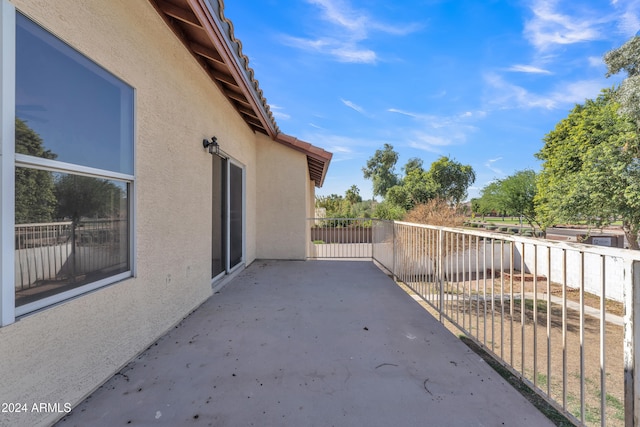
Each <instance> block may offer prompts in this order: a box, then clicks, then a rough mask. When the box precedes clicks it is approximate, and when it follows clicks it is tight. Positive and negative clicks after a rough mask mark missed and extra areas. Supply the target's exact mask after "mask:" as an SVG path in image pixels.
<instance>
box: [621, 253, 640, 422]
mask: <svg viewBox="0 0 640 427" xmlns="http://www.w3.org/2000/svg"><path fill="white" fill-rule="evenodd" d="M639 286H640V261H635V260H627V261H625V266H624V304H625V307H624V424H625V426H626V427H633V426H636V425H638V423H639V422H640V405H637V404H636V402H635V400H636V398H640V381H636V377H638V376H640V360H639V358H638V357H637V355H636V354H635V346H636V344H637V343H640V336H639V335H640V328H636V320H637V321H639V322H640V292H636V290H637V289H638V287H639Z"/></svg>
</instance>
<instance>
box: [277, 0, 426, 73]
mask: <svg viewBox="0 0 640 427" xmlns="http://www.w3.org/2000/svg"><path fill="white" fill-rule="evenodd" d="M307 2H308V3H310V4H312V5H314V6H316V7H318V8H319V9H320V11H321V13H320V15H319V18H320V22H318V23H315V24H314V25H313V28H314V31H315V32H316V35H315V36H314V37H292V36H284V37H283V38H282V40H283V42H284V43H285V44H287V45H289V46H292V47H295V48H298V49H301V50H306V51H312V52H315V53H320V54H324V55H328V56H330V57H332V58H334V59H335V60H336V61H339V62H347V63H364V64H374V63H376V62H377V61H378V59H379V58H378V55H377V54H376V52H375V51H373V50H372V49H370V48H368V47H365V46H363V45H362V44H363V42H364V41H365V40H367V39H369V38H370V33H371V32H375V31H377V32H382V33H385V34H391V35H396V36H403V35H406V34H409V33H412V32H415V31H416V30H418V29H419V28H421V26H420V25H417V24H398V25H392V24H388V23H384V22H380V21H378V20H377V19H374V18H372V17H371V16H369V15H368V14H367V13H366V12H365V11H361V10H355V9H353V8H352V7H351V6H350V5H349V3H348V1H347V0H307ZM314 16H318V15H314ZM327 24H328V25H327ZM336 34H338V35H339V37H337V36H336Z"/></svg>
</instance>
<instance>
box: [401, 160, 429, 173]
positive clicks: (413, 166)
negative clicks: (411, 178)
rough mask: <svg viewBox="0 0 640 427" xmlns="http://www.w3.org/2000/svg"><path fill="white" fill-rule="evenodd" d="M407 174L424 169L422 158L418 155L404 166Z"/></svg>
mask: <svg viewBox="0 0 640 427" xmlns="http://www.w3.org/2000/svg"><path fill="white" fill-rule="evenodd" d="M402 169H403V170H404V174H405V175H409V174H410V173H411V172H412V171H414V170H419V171H421V172H422V171H424V168H423V167H422V159H420V158H418V157H412V158H410V159H409V160H408V161H407V164H406V165H404V166H403V167H402Z"/></svg>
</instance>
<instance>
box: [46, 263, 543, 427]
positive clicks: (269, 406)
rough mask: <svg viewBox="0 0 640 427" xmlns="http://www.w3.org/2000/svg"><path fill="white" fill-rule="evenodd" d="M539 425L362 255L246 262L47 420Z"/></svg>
mask: <svg viewBox="0 0 640 427" xmlns="http://www.w3.org/2000/svg"><path fill="white" fill-rule="evenodd" d="M150 424H153V425H168V426H176V425H185V424H203V425H210V426H240V425H246V426H250V425H255V426H284V425H286V426H312V425H317V426H331V425H333V426H345V425H363V426H364V425H366V426H392V425H396V426H417V425H429V426H470V425H477V426H480V425H483V426H501V425H517V426H543V425H552V424H551V422H550V421H549V420H548V419H547V418H545V417H544V416H543V415H542V414H541V413H540V412H538V410H536V409H535V408H534V407H533V406H532V405H531V404H530V403H529V402H527V401H526V400H525V399H524V398H523V397H522V396H521V395H520V394H519V393H518V392H517V391H515V389H513V388H512V387H511V386H510V385H508V384H507V383H506V382H505V381H504V380H503V379H502V378H501V377H500V376H499V375H498V374H496V373H495V372H494V371H493V370H492V369H491V368H490V367H489V366H488V365H487V364H486V363H484V362H483V361H482V360H481V359H480V357H479V356H477V355H476V354H475V353H474V352H472V351H471V350H470V349H469V348H468V347H467V346H465V345H464V344H463V343H462V342H461V341H460V340H458V339H457V338H456V337H455V336H453V335H452V334H451V333H449V332H448V331H447V330H446V329H445V327H444V326H443V325H442V324H440V323H439V322H438V321H437V320H436V319H434V318H432V317H431V316H430V315H429V314H428V313H427V312H426V311H425V310H424V309H423V308H422V307H420V305H419V304H418V303H416V302H415V301H414V300H413V299H412V298H411V297H410V296H409V295H408V294H406V293H405V292H404V291H403V290H402V289H400V288H399V287H398V286H396V285H395V284H394V282H393V281H392V280H391V279H390V278H389V277H387V276H386V275H385V274H384V273H383V272H381V271H380V270H379V269H378V268H377V267H376V266H375V265H374V264H373V263H371V262H361V261H359V262H349V261H256V262H254V263H253V264H252V265H251V266H250V267H249V268H247V269H246V270H245V271H243V272H242V273H241V274H239V275H238V276H237V277H236V278H235V279H234V280H232V281H231V282H230V283H229V285H228V286H227V287H225V288H224V289H223V290H222V291H221V292H220V293H217V294H215V295H214V296H213V297H212V298H210V299H209V300H208V301H206V302H205V303H204V304H203V305H202V306H201V307H200V308H198V309H197V310H196V311H195V312H194V313H192V314H191V315H190V316H189V317H187V318H186V319H185V320H183V321H182V322H181V323H180V324H179V325H178V326H176V327H175V329H173V330H171V331H170V332H169V333H168V334H166V335H165V336H163V337H162V338H161V339H160V340H159V341H158V342H157V343H155V344H154V345H152V346H151V347H150V348H149V349H148V350H147V351H145V352H144V353H143V354H141V355H140V356H139V357H137V358H136V359H135V360H134V361H133V362H131V363H130V364H129V365H128V366H127V367H125V368H124V369H123V370H122V371H121V372H120V373H119V374H116V375H115V376H114V377H113V378H112V379H111V380H110V381H108V382H107V383H106V384H104V385H103V386H102V387H101V388H100V389H98V390H97V391H96V392H95V393H94V394H93V395H92V396H90V397H89V398H88V399H87V400H86V401H85V402H84V403H82V404H80V405H79V406H78V407H77V408H75V409H74V410H73V412H72V413H71V414H69V415H68V416H67V417H66V418H65V419H64V420H63V421H61V422H60V423H59V425H78V426H86V425H91V426H102V425H104V426H113V425H150Z"/></svg>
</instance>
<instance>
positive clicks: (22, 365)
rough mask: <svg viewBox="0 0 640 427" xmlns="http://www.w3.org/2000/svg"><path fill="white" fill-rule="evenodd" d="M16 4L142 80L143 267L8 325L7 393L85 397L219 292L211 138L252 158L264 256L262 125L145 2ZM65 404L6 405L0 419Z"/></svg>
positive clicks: (19, 418)
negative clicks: (214, 287)
mask: <svg viewBox="0 0 640 427" xmlns="http://www.w3.org/2000/svg"><path fill="white" fill-rule="evenodd" d="M12 3H13V4H15V5H16V7H17V9H18V10H20V11H22V12H23V13H24V14H25V15H27V16H28V17H30V18H32V19H34V20H35V21H36V22H38V23H40V24H41V25H42V26H43V27H45V28H46V29H48V30H50V31H51V32H53V33H55V34H56V35H57V36H58V37H60V38H61V39H63V40H64V41H66V42H67V43H69V44H70V45H71V46H73V47H74V48H76V49H78V50H79V51H81V52H83V53H85V54H86V55H87V56H88V57H89V58H91V59H92V60H94V61H95V62H97V63H98V64H100V65H102V66H103V67H105V68H106V69H107V70H109V71H111V72H112V73H114V74H115V75H117V76H118V77H120V78H121V79H123V80H124V81H126V82H127V83H128V84H130V85H131V86H133V87H134V88H135V89H136V110H135V111H136V155H135V159H136V162H135V166H136V188H135V199H134V203H135V223H134V224H133V225H134V227H133V229H134V233H135V234H134V235H135V238H136V245H135V247H134V250H135V268H136V277H135V278H131V279H128V280H125V281H122V282H120V283H117V284H114V285H111V286H109V287H106V288H102V289H100V290H97V291H95V292H93V293H90V294H87V295H83V296H81V297H79V298H77V299H74V300H71V301H67V302H65V303H62V304H60V305H58V306H55V307H52V308H48V309H45V310H43V311H42V312H39V313H35V314H32V315H29V316H26V317H24V318H22V319H19V320H18V321H17V322H16V323H14V324H12V325H9V326H7V327H4V328H0V378H1V379H2V380H1V381H0V396H2V401H3V402H27V403H34V402H49V403H56V402H58V403H61V404H64V403H67V402H68V403H71V404H76V403H77V402H78V401H79V400H81V399H82V398H84V397H85V396H86V395H87V394H88V393H90V392H91V391H92V390H93V389H94V388H95V387H97V386H98V385H100V384H101V383H102V382H103V381H104V380H105V379H106V378H108V377H109V376H111V375H112V374H113V373H114V372H115V371H116V370H117V369H119V368H120V367H121V366H122V365H123V364H125V363H126V362H127V361H128V360H130V359H131V358H132V357H133V356H135V355H136V354H137V353H138V352H140V351H141V350H143V349H144V348H145V347H146V346H148V345H149V344H150V343H152V342H153V341H154V340H155V339H156V338H157V337H159V336H160V335H162V334H163V333H164V332H165V331H166V330H167V329H168V328H170V327H171V326H172V325H173V324H175V323H176V322H177V321H179V320H180V319H181V318H182V317H184V316H185V315H186V314H188V313H189V312H190V311H191V310H192V309H194V308H195V307H197V306H198V305H199V304H200V303H201V302H202V301H204V300H205V299H206V298H207V297H209V296H210V295H211V284H210V279H211V278H210V265H211V263H210V253H211V248H210V236H211V163H212V161H211V156H210V155H209V154H208V153H206V152H205V151H204V149H203V148H202V145H201V144H202V139H203V138H210V137H211V136H213V135H215V136H216V137H217V138H218V141H219V143H220V145H221V147H222V148H223V149H224V150H225V151H226V152H227V153H229V154H230V155H231V156H233V157H234V158H235V159H237V160H238V161H239V162H241V163H242V164H243V165H244V166H246V215H247V216H246V223H245V226H246V235H247V240H246V261H247V263H250V262H251V261H253V259H255V257H256V252H257V248H256V241H255V235H256V216H255V211H256V208H257V202H256V192H257V190H258V189H257V188H256V178H257V176H256V167H257V165H256V136H255V135H254V133H253V132H252V131H251V130H250V129H249V128H248V126H247V125H246V124H245V123H244V122H243V121H242V120H241V119H240V117H239V116H238V114H237V113H236V112H235V110H233V109H232V107H231V105H230V104H229V102H228V101H227V99H226V98H225V97H224V96H223V95H222V94H221V92H220V91H219V90H218V89H217V87H216V86H215V85H214V84H213V82H212V81H211V80H210V78H209V77H208V76H206V74H205V73H204V71H203V70H202V69H201V68H200V66H199V65H198V64H197V62H196V61H195V59H194V58H193V57H192V56H191V55H190V54H189V53H188V52H187V51H186V49H185V48H184V47H183V45H182V43H181V42H180V41H179V40H178V39H177V38H176V37H175V36H174V34H173V32H172V31H171V30H170V29H169V28H168V27H167V26H166V24H165V23H164V21H163V20H162V19H161V17H160V16H159V15H158V14H157V12H156V11H155V9H154V8H153V7H152V6H151V5H150V4H149V3H148V2H147V1H130V0H108V1H105V0H82V1H81V2H79V1H78V0H56V1H50V0H41V1H36V0H15V1H12ZM285 150H287V149H286V148H285ZM267 151H269V150H267ZM288 151H292V150H288ZM298 154H299V153H296V155H298ZM280 155H281V157H282V158H287V155H286V154H283V153H281V154H280ZM274 160H275V159H274ZM271 166H272V165H271ZM272 168H273V166H272ZM273 169H282V168H273ZM293 176H294V174H291V178H292V180H293ZM295 176H296V178H297V179H299V176H300V175H299V174H298V175H295ZM302 185H304V184H302ZM261 189H262V190H265V188H264V186H263V188H261ZM280 190H281V188H279V189H278V192H273V193H272V194H273V197H276V196H278V195H279V194H280V193H279V191H280ZM298 192H299V191H297V190H296V193H298ZM303 195H304V193H303ZM267 206H268V203H262V204H261V206H260V209H261V211H262V212H263V213H264V211H265V210H268V209H267ZM303 211H304V208H303ZM61 415H62V414H57V413H49V414H38V413H29V414H15V415H12V417H13V418H9V419H7V418H5V417H7V416H8V414H0V425H5V423H6V424H7V425H34V426H35V425H48V424H50V423H51V422H52V421H54V420H55V419H56V418H59V417H60V416H61Z"/></svg>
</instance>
